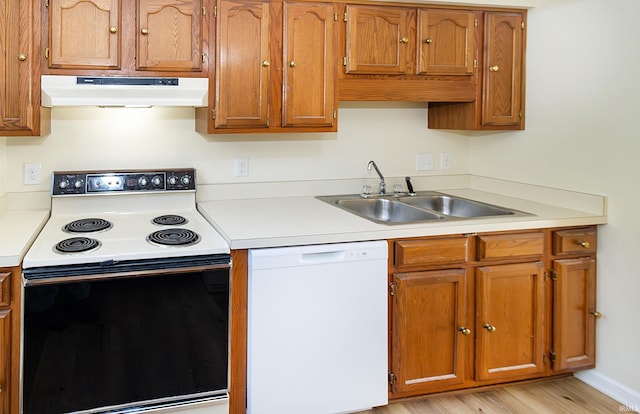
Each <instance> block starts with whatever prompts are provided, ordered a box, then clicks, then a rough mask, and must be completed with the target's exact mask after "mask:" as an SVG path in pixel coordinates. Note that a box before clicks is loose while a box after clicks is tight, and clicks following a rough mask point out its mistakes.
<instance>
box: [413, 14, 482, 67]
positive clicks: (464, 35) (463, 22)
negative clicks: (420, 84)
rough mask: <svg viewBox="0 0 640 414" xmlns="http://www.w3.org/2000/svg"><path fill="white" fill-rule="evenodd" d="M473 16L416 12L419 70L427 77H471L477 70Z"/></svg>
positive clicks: (475, 23) (476, 22)
mask: <svg viewBox="0 0 640 414" xmlns="http://www.w3.org/2000/svg"><path fill="white" fill-rule="evenodd" d="M477 24H478V20H477V18H476V14H475V13H474V12H468V11H456V10H425V9H418V70H417V72H418V73H419V74H427V75H472V74H473V73H474V71H475V69H476V65H477V60H476V41H475V38H476V37H475V28H476V27H477Z"/></svg>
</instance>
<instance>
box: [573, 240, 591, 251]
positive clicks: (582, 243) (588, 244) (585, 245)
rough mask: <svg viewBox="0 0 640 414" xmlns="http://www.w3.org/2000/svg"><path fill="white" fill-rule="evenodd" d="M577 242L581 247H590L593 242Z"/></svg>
mask: <svg viewBox="0 0 640 414" xmlns="http://www.w3.org/2000/svg"><path fill="white" fill-rule="evenodd" d="M576 244H577V245H578V246H580V247H584V248H585V249H588V248H589V247H591V244H590V243H589V242H587V241H582V240H578V241H576Z"/></svg>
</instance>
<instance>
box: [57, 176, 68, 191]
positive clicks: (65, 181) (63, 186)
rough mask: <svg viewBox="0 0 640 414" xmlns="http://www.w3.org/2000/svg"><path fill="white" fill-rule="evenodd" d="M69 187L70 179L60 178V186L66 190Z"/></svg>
mask: <svg viewBox="0 0 640 414" xmlns="http://www.w3.org/2000/svg"><path fill="white" fill-rule="evenodd" d="M67 187H69V180H67V179H66V178H64V179H62V180H60V182H59V183H58V188H60V189H61V190H64V189H65V188H67Z"/></svg>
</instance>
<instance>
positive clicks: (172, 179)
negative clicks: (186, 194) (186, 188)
mask: <svg viewBox="0 0 640 414" xmlns="http://www.w3.org/2000/svg"><path fill="white" fill-rule="evenodd" d="M167 181H168V182H169V184H171V185H176V184H178V177H176V176H175V175H171V176H169V178H167Z"/></svg>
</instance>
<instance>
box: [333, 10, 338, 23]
mask: <svg viewBox="0 0 640 414" xmlns="http://www.w3.org/2000/svg"><path fill="white" fill-rule="evenodd" d="M333 21H334V22H337V21H338V12H335V13H333Z"/></svg>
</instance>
